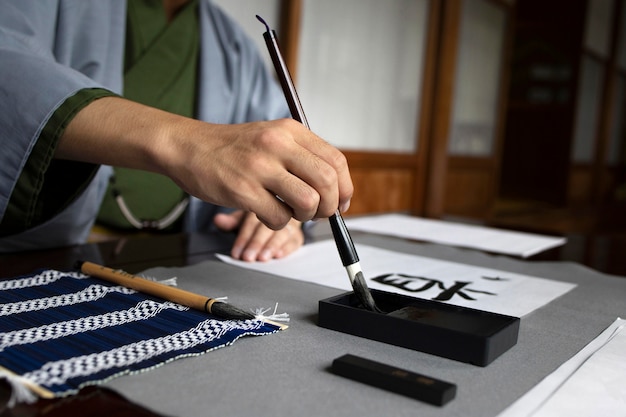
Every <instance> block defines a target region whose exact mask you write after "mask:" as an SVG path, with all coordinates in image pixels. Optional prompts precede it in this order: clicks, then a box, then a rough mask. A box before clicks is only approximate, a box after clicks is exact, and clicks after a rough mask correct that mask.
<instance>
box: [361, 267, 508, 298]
mask: <svg viewBox="0 0 626 417" xmlns="http://www.w3.org/2000/svg"><path fill="white" fill-rule="evenodd" d="M483 278H487V279H493V278H489V277H483ZM494 280H496V281H500V280H501V279H500V278H497V279H494ZM372 281H376V282H379V283H381V284H384V285H390V286H392V287H395V288H399V289H401V290H404V291H408V292H422V291H426V290H429V289H431V288H433V287H436V288H438V289H440V290H441V292H440V293H439V295H437V296H436V297H434V298H432V299H433V300H436V301H449V300H450V299H452V297H454V296H455V295H458V296H459V297H461V298H464V299H466V300H470V301H476V298H474V297H472V296H471V295H469V294H468V293H477V294H485V295H494V296H495V295H497V294H496V293H492V292H489V291H481V290H476V289H472V288H468V286H469V285H471V284H473V282H471V281H455V282H454V284H453V285H452V286H450V287H449V288H446V285H445V283H444V282H443V281H440V280H438V279H433V278H426V277H420V276H416V275H406V274H394V273H392V274H384V275H379V276H377V277H374V278H372ZM421 281H425V284H423V285H421V286H419V287H414V284H416V283H417V282H420V283H421Z"/></svg>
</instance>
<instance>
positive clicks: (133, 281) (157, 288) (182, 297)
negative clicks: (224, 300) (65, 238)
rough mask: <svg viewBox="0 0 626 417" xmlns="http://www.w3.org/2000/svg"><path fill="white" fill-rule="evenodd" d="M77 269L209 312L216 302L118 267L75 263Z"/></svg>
mask: <svg viewBox="0 0 626 417" xmlns="http://www.w3.org/2000/svg"><path fill="white" fill-rule="evenodd" d="M77 267H78V269H79V270H80V271H81V272H82V273H84V274H87V275H91V276H93V277H96V278H100V279H103V280H105V281H109V282H112V283H114V284H117V285H121V286H123V287H126V288H131V289H133V290H135V291H139V292H143V293H145V294H150V295H153V296H155V297H159V298H162V299H164V300H168V301H173V302H175V303H178V304H182V305H184V306H187V307H190V308H193V309H195V310H200V311H205V312H207V313H211V307H212V306H213V303H215V302H216V300H215V299H213V298H209V297H206V296H204V295H200V294H195V293H192V292H189V291H185V290H181V289H180V288H174V287H170V286H168V285H165V284H160V283H158V282H154V281H149V280H147V279H143V278H140V277H138V276H136V275H132V274H129V273H128V272H124V271H121V270H118V269H111V268H107V267H106V266H102V265H98V264H95V263H92V262H79V263H77Z"/></svg>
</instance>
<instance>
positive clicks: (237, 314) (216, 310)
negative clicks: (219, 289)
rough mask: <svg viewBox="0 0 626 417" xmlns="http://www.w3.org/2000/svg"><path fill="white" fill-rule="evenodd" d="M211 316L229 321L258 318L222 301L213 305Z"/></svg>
mask: <svg viewBox="0 0 626 417" xmlns="http://www.w3.org/2000/svg"><path fill="white" fill-rule="evenodd" d="M210 313H211V314H213V315H214V316H218V317H221V318H223V319H229V320H254V319H256V316H255V315H254V314H252V313H248V312H247V311H244V310H242V309H240V308H238V307H235V306H233V305H231V304H228V303H224V302H221V301H218V302H215V303H213V305H211V311H210Z"/></svg>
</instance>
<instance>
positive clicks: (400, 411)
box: [108, 234, 626, 417]
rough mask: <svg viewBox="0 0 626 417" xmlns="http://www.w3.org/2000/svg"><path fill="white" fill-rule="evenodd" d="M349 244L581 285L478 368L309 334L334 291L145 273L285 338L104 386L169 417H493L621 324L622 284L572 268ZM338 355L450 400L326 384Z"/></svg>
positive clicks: (248, 274)
mask: <svg viewBox="0 0 626 417" xmlns="http://www.w3.org/2000/svg"><path fill="white" fill-rule="evenodd" d="M353 237H354V239H355V242H356V243H357V247H358V243H363V244H368V245H372V246H379V247H382V248H385V249H390V250H395V251H398V252H405V253H412V254H416V255H421V256H427V257H432V258H437V259H444V260H450V261H455V262H463V263H466V264H470V265H477V266H483V267H489V268H495V269H501V270H505V271H511V272H517V273H521V274H527V275H532V276H538V277H543V278H549V279H553V280H557V281H565V282H572V283H576V284H578V286H577V287H576V288H575V289H574V290H572V291H570V292H569V293H567V294H565V295H564V296H562V297H560V298H558V299H556V300H555V301H553V302H551V303H550V304H548V305H546V306H544V307H542V308H540V309H538V310H536V311H534V312H533V313H531V314H529V315H528V316H526V317H524V318H523V319H522V321H521V327H520V333H519V340H518V343H517V345H516V346H514V347H513V348H512V349H510V350H509V351H507V352H506V353H504V354H503V355H502V356H500V357H499V358H498V359H496V360H495V361H494V362H493V363H491V364H490V365H488V366H487V367H478V366H474V365H471V364H466V363H461V362H457V361H453V360H450V359H444V358H440V357H437V356H433V355H429V354H425V353H421V352H417V351H413V350H410V349H405V348H400V347H396V346H391V345H387V344H384V343H381V342H376V341H372V340H367V339H363V338H359V337H356V336H351V335H348V334H343V333H340V332H335V331H332V330H327V329H324V328H321V327H318V326H317V308H318V301H319V300H321V299H325V298H328V297H331V296H333V295H336V294H339V293H341V292H342V291H340V290H337V289H334V288H328V287H324V286H320V285H316V284H311V283H305V282H300V281H295V280H290V279H285V278H281V277H276V276H273V275H269V274H264V273H260V272H256V271H250V270H244V269H241V268H238V267H235V266H231V265H227V264H224V263H221V262H219V261H205V262H202V263H199V264H197V265H192V266H188V267H184V268H155V269H151V270H149V273H150V274H151V275H153V276H155V277H158V278H167V277H171V276H177V277H178V285H179V287H180V288H183V289H186V290H190V291H194V292H198V293H202V294H206V295H210V296H221V295H227V296H228V297H229V300H230V301H231V302H232V303H233V304H236V305H240V306H242V307H273V306H274V304H275V303H276V302H278V303H279V311H280V312H282V311H286V312H288V313H289V314H290V316H291V322H290V323H289V329H287V330H286V331H282V332H279V333H275V334H272V335H267V336H262V337H247V338H242V339H240V340H239V341H237V342H236V343H235V344H233V345H231V346H228V347H225V348H222V349H218V350H215V351H212V352H209V353H207V354H205V355H202V356H198V357H190V358H185V359H181V360H177V361H174V362H171V363H169V364H166V365H164V366H161V367H159V368H156V369H153V370H150V371H147V372H143V373H141V374H137V375H129V376H124V377H120V378H117V379H115V380H112V381H110V382H109V383H108V386H109V387H111V388H113V389H115V390H117V391H118V392H120V393H122V394H123V395H125V396H126V397H127V398H129V399H130V400H132V401H135V402H137V403H140V404H143V405H145V406H146V407H148V408H150V409H152V410H155V411H158V412H160V413H163V414H166V415H172V416H218V415H221V416H276V417H278V416H320V415H333V416H417V415H419V416H463V417H471V416H481V417H486V416H496V415H497V414H498V413H500V412H501V411H502V410H504V409H505V408H506V407H507V406H508V405H510V404H511V403H513V402H514V401H515V400H516V399H517V398H519V397H520V396H522V395H523V394H524V393H525V392H527V391H528V390H529V389H530V388H532V387H533V386H534V385H535V384H537V383H538V382H539V381H540V380H541V379H542V378H543V377H545V376H546V375H548V374H549V373H551V372H552V371H554V370H555V369H556V368H557V367H558V366H559V365H561V364H562V363H563V362H565V361H566V360H568V359H569V358H570V357H572V356H573V355H574V354H576V353H577V352H578V351H579V350H580V349H582V348H583V347H584V346H585V345H586V344H587V343H588V342H590V341H591V340H592V339H594V338H595V337H596V336H597V335H598V334H599V333H600V332H602V330H604V329H605V328H606V327H607V326H609V325H610V324H611V323H612V322H613V321H614V320H615V319H616V318H617V317H622V318H623V317H626V277H616V276H610V275H605V274H601V273H598V272H596V271H594V270H591V269H589V268H586V267H584V266H581V265H578V264H574V263H563V262H529V261H523V260H518V259H513V258H510V257H506V256H495V255H488V254H484V253H481V252H477V251H473V250H466V249H456V248H451V247H446V246H440V245H434V244H425V243H416V242H411V241H407V240H403V239H396V238H390V237H385V236H372V235H362V234H356V235H354V236H353ZM329 262H338V259H337V260H335V259H333V260H329ZM365 272H366V271H365ZM337 279H347V276H339V277H337ZM346 353H351V354H355V355H360V356H363V357H366V358H370V359H374V360H377V361H380V362H383V363H387V364H389V365H394V366H398V367H401V368H405V369H408V370H411V371H413V372H417V373H422V374H425V375H429V376H431V377H435V378H439V379H442V380H445V381H449V382H452V383H455V384H457V395H456V398H455V399H454V400H453V401H452V402H450V403H448V404H447V405H445V406H443V407H438V406H433V405H429V404H426V403H423V402H420V401H417V400H414V399H411V398H408V397H404V396H401V395H398V394H394V393H390V392H387V391H384V390H382V389H378V388H374V387H370V386H368V385H365V384H361V383H358V382H354V381H352V380H348V379H345V378H342V377H340V376H336V375H334V374H332V373H331V372H330V370H329V369H330V365H331V363H332V361H333V359H335V358H337V357H339V356H341V355H344V354H346Z"/></svg>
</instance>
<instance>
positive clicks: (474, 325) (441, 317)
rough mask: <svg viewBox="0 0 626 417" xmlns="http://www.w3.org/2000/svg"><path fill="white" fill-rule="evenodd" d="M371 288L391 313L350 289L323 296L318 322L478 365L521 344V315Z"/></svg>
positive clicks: (378, 301) (333, 327)
mask: <svg viewBox="0 0 626 417" xmlns="http://www.w3.org/2000/svg"><path fill="white" fill-rule="evenodd" d="M371 292H372V296H373V297H374V301H376V304H377V305H378V306H379V307H380V308H381V309H382V310H383V311H385V312H389V313H376V312H373V311H369V310H366V309H364V308H363V307H362V306H360V303H359V301H358V300H357V297H356V296H355V295H354V293H353V292H348V293H344V294H340V295H337V296H334V297H331V298H327V299H325V300H320V302H319V318H318V325H319V326H321V327H324V328H327V329H331V330H337V331H340V332H343V333H348V334H352V335H355V336H360V337H365V338H367V339H372V340H377V341H379V342H384V343H389V344H392V345H396V346H401V347H405V348H409V349H413V350H418V351H421V352H425V353H430V354H433V355H437V356H441V357H444V358H449V359H454V360H457V361H461V362H468V363H471V364H474V365H478V366H487V365H488V364H490V363H491V362H493V361H494V360H495V359H496V358H497V357H499V356H500V355H502V354H503V353H504V352H506V351H507V350H509V349H510V348H511V347H513V346H515V344H516V343H517V335H518V333H519V325H520V320H519V318H517V317H511V316H505V315H502V314H496V313H490V312H486V311H480V310H475V309H471V308H467V307H460V306H455V305H451V304H445V303H442V302H439V301H431V300H422V299H417V298H413V297H409V296H406V295H401V294H394V293H389V292H385V291H378V290H372V291H371Z"/></svg>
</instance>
